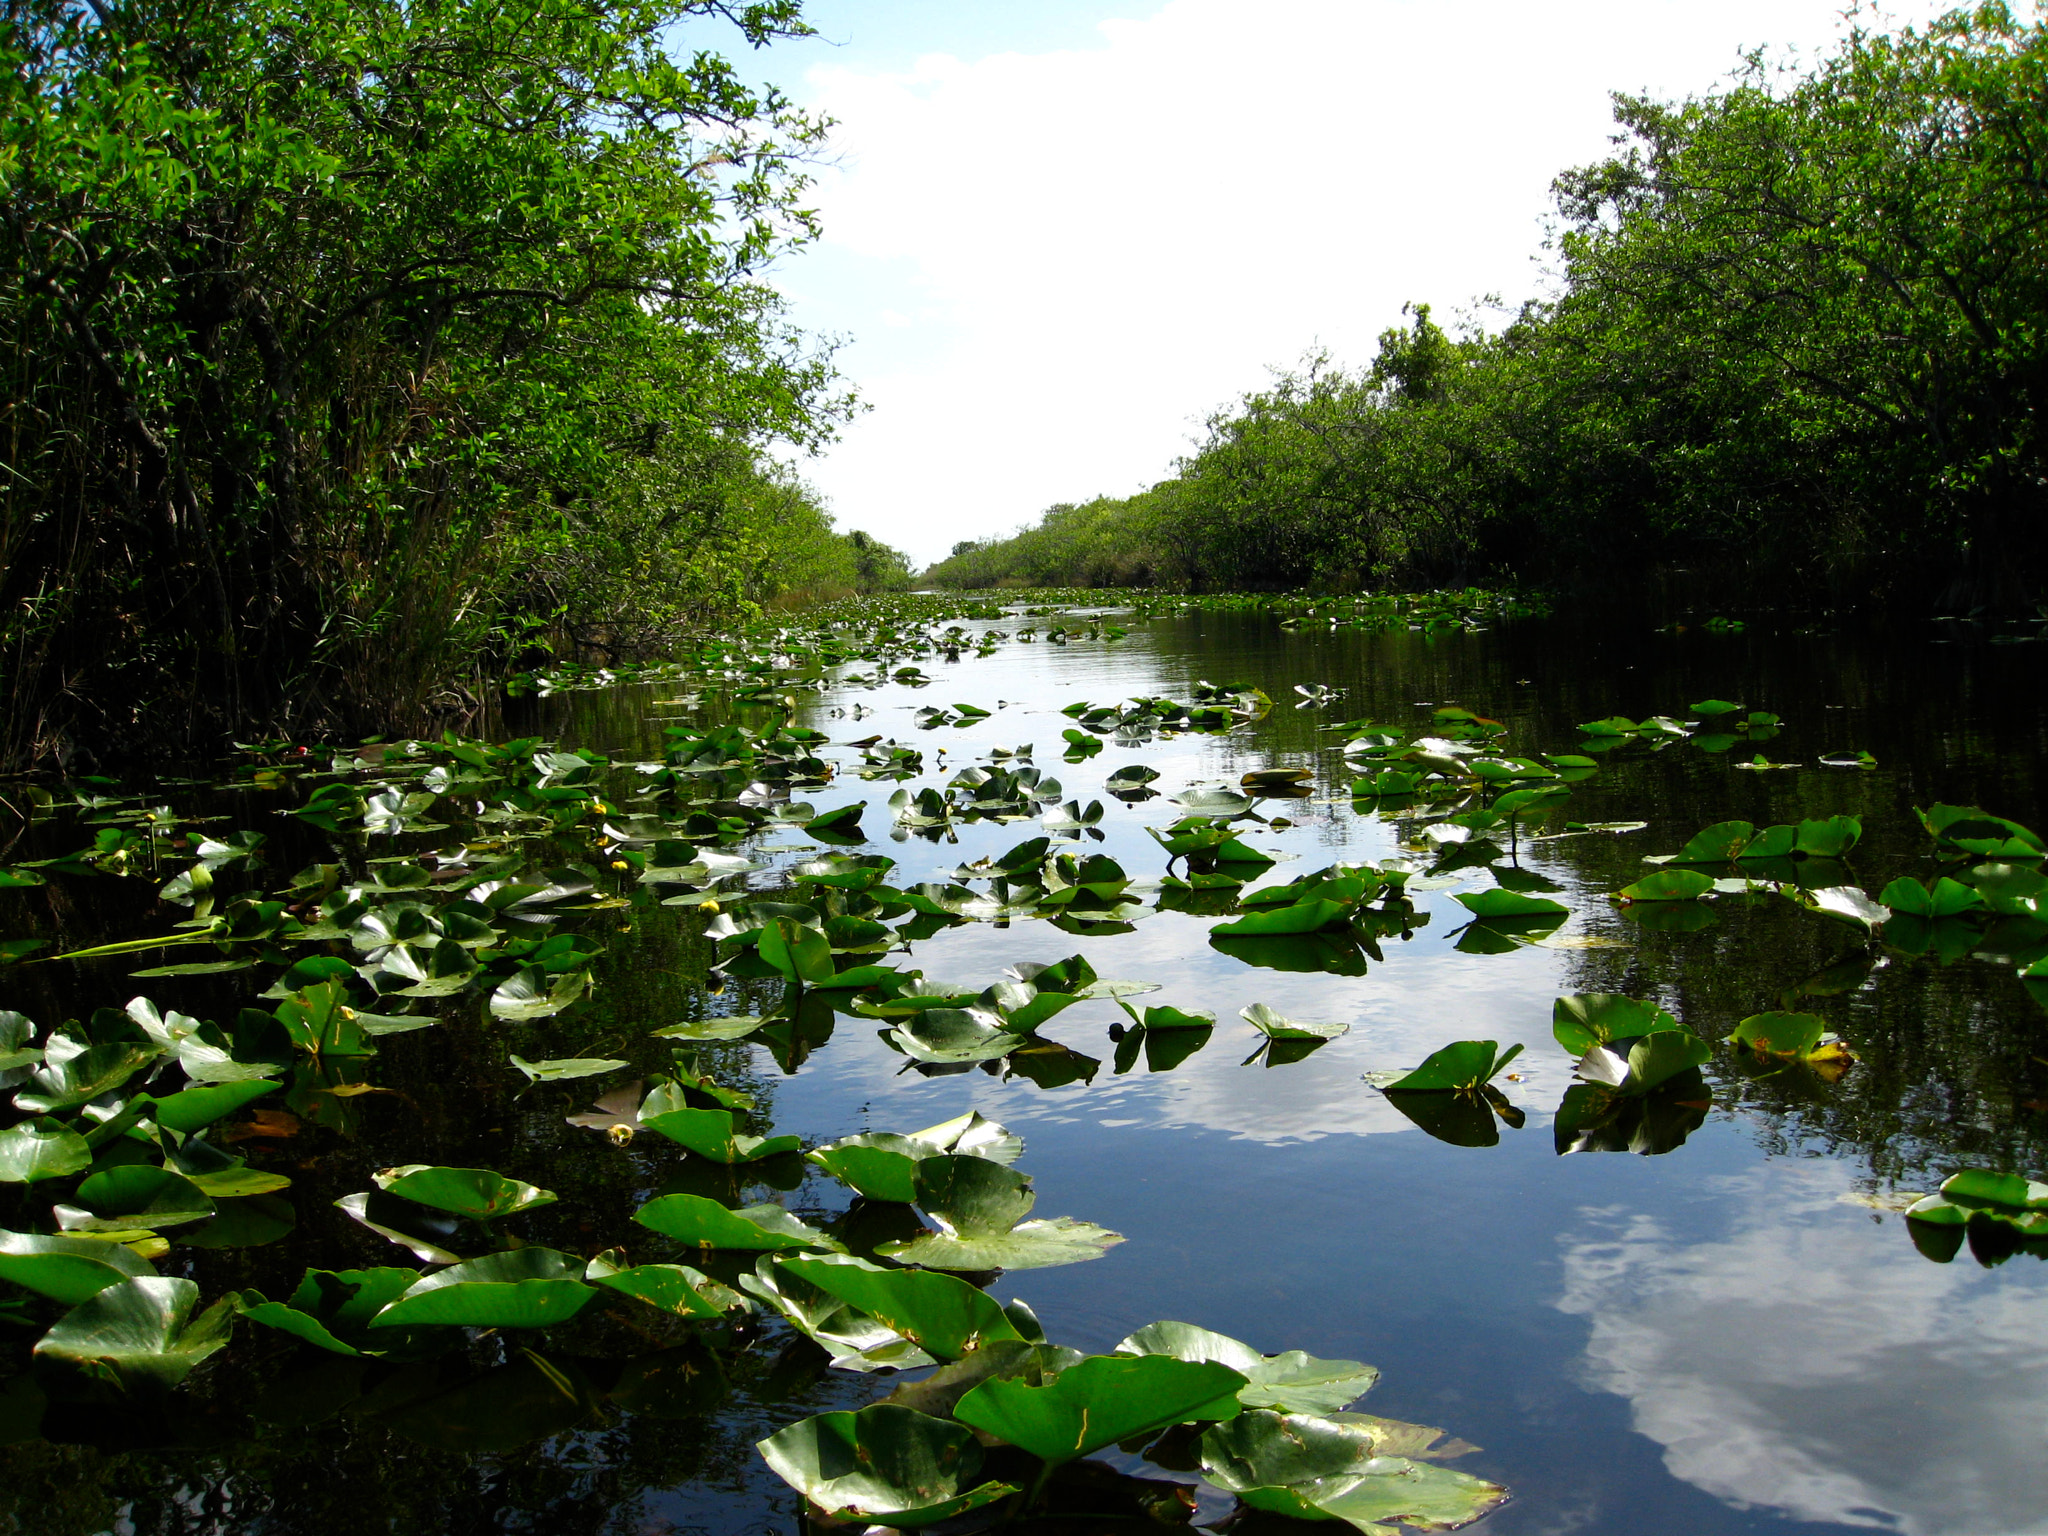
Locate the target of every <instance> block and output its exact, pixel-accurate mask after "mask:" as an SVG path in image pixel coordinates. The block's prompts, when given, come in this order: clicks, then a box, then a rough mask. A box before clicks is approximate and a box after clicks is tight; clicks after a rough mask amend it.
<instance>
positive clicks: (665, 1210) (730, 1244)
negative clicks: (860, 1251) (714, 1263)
mask: <svg viewBox="0 0 2048 1536" xmlns="http://www.w3.org/2000/svg"><path fill="white" fill-rule="evenodd" d="M633 1219H634V1220H635V1221H637V1222H639V1223H640V1225H641V1226H643V1227H647V1228H649V1229H650V1230H652V1231H655V1232H659V1233H660V1234H661V1235H662V1236H663V1237H672V1238H674V1239H675V1240H676V1241H677V1242H679V1243H690V1244H694V1245H695V1246H697V1247H699V1248H737V1249H741V1250H750V1251H757V1252H776V1251H780V1250H784V1249H794V1250H803V1249H825V1250H829V1251H831V1252H834V1253H843V1252H844V1251H845V1249H844V1246H843V1245H842V1244H841V1243H839V1241H838V1240H837V1239H835V1238H831V1237H828V1236H826V1235H825V1234H824V1233H823V1232H820V1231H819V1230H818V1229H817V1228H815V1227H811V1226H807V1225H805V1224H804V1223H803V1222H801V1221H799V1220H797V1218H796V1217H794V1216H792V1215H790V1214H789V1212H788V1211H785V1210H784V1209H783V1208H782V1207H781V1206H779V1205H774V1204H762V1205H749V1206H742V1207H740V1208H739V1209H738V1210H728V1209H727V1208H726V1207H725V1206H722V1205H720V1204H719V1203H718V1202H717V1201H716V1200H710V1199H707V1198H705V1197H704V1196H703V1195H687V1194H676V1195H659V1196H657V1197H656V1198H654V1199H652V1200H650V1201H648V1202H647V1203H646V1204H645V1205H643V1206H641V1207H640V1209H639V1210H637V1211H635V1212H634V1213H633Z"/></svg>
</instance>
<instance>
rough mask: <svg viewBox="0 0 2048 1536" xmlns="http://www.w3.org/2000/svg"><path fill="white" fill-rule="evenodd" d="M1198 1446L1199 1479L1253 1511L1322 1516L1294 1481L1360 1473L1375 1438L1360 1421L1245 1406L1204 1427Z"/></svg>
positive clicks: (1369, 1457) (1301, 1517)
mask: <svg viewBox="0 0 2048 1536" xmlns="http://www.w3.org/2000/svg"><path fill="white" fill-rule="evenodd" d="M1197 1445H1198V1449H1199V1454H1200V1456H1201V1459H1202V1475H1203V1477H1205V1478H1206V1479H1208V1481H1210V1482H1212V1483H1214V1484H1215V1485H1216V1486H1217V1487H1218V1488H1221V1489H1223V1490H1224V1492H1226V1493H1234V1494H1236V1495H1237V1496H1238V1497H1239V1498H1240V1499H1241V1500H1243V1501H1244V1503H1245V1504H1247V1505H1248V1506H1250V1507H1251V1508H1253V1509H1263V1510H1266V1511H1269V1512H1270V1513H1273V1514H1280V1515H1291V1516H1293V1517H1294V1518H1296V1519H1301V1520H1320V1519H1325V1518H1327V1517H1326V1516H1324V1515H1323V1514H1322V1513H1321V1512H1320V1511H1319V1510H1317V1509H1316V1507H1315V1506H1314V1505H1313V1504H1311V1503H1310V1502H1309V1501H1308V1499H1307V1498H1306V1497H1305V1496H1304V1494H1303V1492H1302V1491H1301V1490H1299V1488H1298V1487H1297V1485H1299V1484H1304V1483H1314V1482H1316V1481H1317V1480H1319V1479H1322V1478H1330V1477H1339V1476H1343V1475H1345V1474H1347V1473H1357V1472H1360V1471H1363V1470H1364V1468H1365V1466H1366V1465H1367V1464H1368V1463H1369V1462H1370V1461H1371V1460H1372V1458H1373V1450H1374V1437H1373V1434H1372V1432H1371V1431H1370V1430H1368V1429H1365V1428H1363V1427H1362V1426H1358V1425H1351V1424H1341V1423H1335V1422H1333V1421H1331V1420H1329V1419H1323V1418H1315V1417H1311V1416H1309V1415H1307V1414H1283V1413H1274V1412H1270V1411H1268V1410H1266V1409H1248V1410H1247V1411H1246V1412H1244V1413H1241V1414H1239V1415H1238V1416H1237V1417H1236V1418H1234V1419H1231V1420H1228V1421H1227V1422H1225V1423H1222V1424H1216V1425H1212V1426H1211V1427H1210V1428H1208V1429H1206V1430H1204V1431H1203V1432H1202V1437H1201V1439H1200V1440H1199V1441H1198V1442H1197Z"/></svg>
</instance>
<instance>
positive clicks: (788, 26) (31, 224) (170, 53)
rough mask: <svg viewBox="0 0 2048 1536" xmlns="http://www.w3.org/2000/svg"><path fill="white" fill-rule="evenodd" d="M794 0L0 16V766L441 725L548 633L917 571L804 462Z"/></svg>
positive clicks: (664, 638) (644, 637) (33, 8)
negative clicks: (1, 359) (772, 70)
mask: <svg viewBox="0 0 2048 1536" xmlns="http://www.w3.org/2000/svg"><path fill="white" fill-rule="evenodd" d="M809 30H810V28H809V27H808V26H807V25H806V24H805V23H804V22H803V21H802V19H801V17H800V15H799V5H798V3H797V0H768V3H759V4H747V5H743V6H733V5H728V4H724V3H720V0H596V3H583V0H579V3H576V4H569V3H566V0H453V3H450V4H445V5H435V6H429V7H421V6H406V5H399V4H395V3H390V0H351V3H348V4H340V3H331V0H312V3H311V4H306V3H295V4H290V5H287V4H283V3H279V0H236V3H234V4H232V5H226V6H197V7H195V6H190V5H185V4H182V3H180V0H104V3H103V0H93V3H92V4H90V5H89V6H79V5H73V4H70V3H67V0H26V3H24V4H22V5H18V6H12V7H10V8H9V9H8V11H7V13H6V16H5V18H4V20H0V54H4V55H5V57H6V63H7V65H8V66H9V67H8V68H6V69H5V70H4V71H0V79H4V81H5V84H4V85H0V92H4V95H5V100H4V107H5V112H4V114H0V116H4V120H5V122H6V127H5V128H4V130H0V134H4V137H0V199H4V203H5V211H6V219H5V221H4V223H0V251H4V256H0V261H4V264H5V268H6V281H5V288H4V293H0V336H4V337H5V340H6V342H7V344H8V345H7V349H6V350H7V355H8V356H9V358H10V363H9V367H10V368H11V370H12V372H11V377H10V378H9V379H8V381H7V385H6V387H5V389H4V391H0V399H4V404H0V454H4V462H5V465H6V469H7V473H6V475H5V476H0V686H4V696H5V699H6V712H5V717H4V720H0V769H13V768H20V767H24V766H28V765H31V764H44V763H56V764H58V765H65V764H67V763H76V762H81V761H92V760H95V759H101V758H114V757H128V758H133V757H136V756H145V755H158V754H166V753H170V754H184V753H189V752H191V751H194V750H210V749H218V748H219V747H222V746H224V745H225V743H226V741H227V740H228V739H229V738H231V737H237V736H239V737H241V738H242V739H250V738H252V737H255V736H260V735H264V734H269V733H289V734H292V735H294V736H298V737H302V738H303V737H308V736H313V735H318V734H347V733H351V732H362V731H366V730H408V729H409V730H420V729H425V728H428V727H433V728H438V727H439V726H440V725H441V724H444V723H447V722H448V721H449V720H450V719H451V718H459V717H462V716H463V715H464V714H465V712H466V711H469V710H470V709H472V708H473V706H474V704H475V702H476V698H475V695H477V694H481V693H485V692H488V691H489V690H491V689H494V688H495V686H496V682H495V679H497V678H498V677H499V676H500V675H502V674H504V673H506V672H508V671H512V670H514V669H517V668H520V667H523V666H530V665H533V664H535V662H537V661H539V660H542V659H545V658H546V657H548V656H549V655H552V654H559V653H568V654H578V655H599V656H602V655H611V656H621V655H646V654H649V653H651V652H658V651H660V650H662V649H664V648H667V649H673V647H674V644H675V642H676V637H677V635H678V633H679V631H681V630H683V629H685V628H686V627H687V626H690V625H692V624H695V623H701V622H703V621H707V620H710V619H713V618H716V619H718V620H720V621H723V622H731V621H734V620H738V619H744V618H746V617H748V616H750V615H754V614H758V613H759V612H761V611H762V609H763V608H764V607H766V606H769V605H773V604H778V603H787V602H789V601H791V600H792V599H796V598H811V599H818V598H824V597H829V596H834V595H842V594H846V593H852V592H857V591H874V590H883V589H889V588H893V587H896V586H898V585H901V584H902V582H903V579H904V577H905V576H906V575H907V562H906V561H905V560H904V558H903V557H902V556H901V555H899V554H898V553H897V552H895V551H893V550H890V549H888V548H887V547H886V546H884V545H882V544H880V543H879V542H878V541H875V540H873V539H871V538H869V537H868V536H867V535H865V534H863V533H860V532H851V533H842V532H840V531H838V530H835V529H834V527H833V526H832V519H831V516H830V514H829V512H828V511H827V510H826V508H825V507H824V505H823V504H822V502H821V500H820V499H819V497H818V496H817V494H816V493H815V492H813V491H812V490H811V489H810V488H808V487H807V486H806V485H805V484H804V483H803V482H802V480H801V479H799V478H798V477H797V475H796V474H795V473H794V472H792V471H791V470H789V469H787V468H786V467H785V466H784V463H783V460H784V458H785V457H786V456H787V455H789V454H790V453H797V454H801V453H802V452H804V451H807V450H809V449H811V448H814V447H816V446H817V445H818V444H819V443H821V442H823V441H826V440H828V439H829V438H830V437H831V435H832V433H833V431H834V430H835V428H836V427H837V426H838V424H839V423H841V422H842V421H844V420H845V419H846V417H847V416H848V414H849V413H850V412H851V411H852V410H853V409H854V408H855V403H854V401H853V398H852V396H851V394H850V393H849V392H848V391H847V390H846V388H845V386H844V383H843V381H842V380H840V379H839V378H838V376H837V375H836V374H835V372H834V370H833V367H832V361H831V350H830V347H829V345H821V344H820V343H818V342H816V341H815V340H813V339H810V338H806V337H804V336H802V335H800V334H798V333H796V332H795V331H794V330H793V329H792V328H791V327H790V326H788V325H787V323H786V322H785V321H784V319H783V318H782V314H781V301H780V298H779V296H778V295H777V294H776V292H775V291H774V290H773V288H771V287H770V286H769V285H768V284H767V282H766V280H765V276H764V274H765V272H766V269H767V268H768V266H769V265H770V263H772V262H773V261H774V260H775V259H776V258H778V257H779V256H782V255H785V254H787V253H790V252H793V251H796V250H798V249H800V248H801V247H802V246H803V245H804V244H806V243H807V242H808V241H809V240H810V239H811V238H812V237H813V236H814V234H815V233H816V227H815V221H814V220H813V218H812V215H811V214H810V212H809V211H808V209H807V208H806V206H805V202H804V199H805V195H806V185H807V182H806V175H805V166H806V164H807V162H808V160H809V158H810V157H811V156H812V155H813V154H814V153H815V152H816V150H817V148H818V146H819V145H820V144H821V143H822V141H823V137H824V134H825V131H826V128H827V126H828V125H827V124H826V123H825V122H824V121H822V120H821V119H818V118H815V117H811V116H807V115H806V114H804V113H802V112H799V111H797V110H796V109H794V108H793V107H792V106H791V105H790V104H789V103H788V102H787V101H786V100H784V99H783V98H782V97H781V96H780V95H778V94H777V93H776V92H774V91H772V90H756V89H754V88H751V87H749V86H747V85H746V84H745V83H743V80H742V78H741V76H740V75H739V74H738V73H737V72H736V70H735V68H734V67H733V66H732V65H731V64H729V63H727V61H726V60H725V58H723V57H721V55H720V54H719V52H718V51H716V50H717V49H719V48H720V47H729V46H731V45H734V44H738V45H743V46H744V47H746V48H750V49H751V48H759V47H762V46H765V45H767V44H769V43H771V42H774V41H776V40H777V39H782V38H790V37H797V36H802V35H805V34H807V33H808V32H809Z"/></svg>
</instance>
